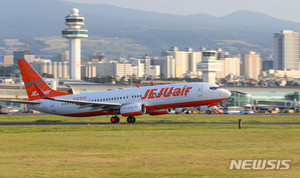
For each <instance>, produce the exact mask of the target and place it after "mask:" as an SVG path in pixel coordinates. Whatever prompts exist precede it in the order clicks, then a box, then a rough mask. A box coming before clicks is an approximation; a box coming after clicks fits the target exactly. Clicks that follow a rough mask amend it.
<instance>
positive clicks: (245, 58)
mask: <svg viewBox="0 0 300 178" xmlns="http://www.w3.org/2000/svg"><path fill="white" fill-rule="evenodd" d="M261 70H262V59H261V57H260V55H259V54H257V53H256V52H249V53H247V54H243V55H242V62H241V75H244V76H248V77H250V78H253V79H258V77H259V74H260V72H261Z"/></svg>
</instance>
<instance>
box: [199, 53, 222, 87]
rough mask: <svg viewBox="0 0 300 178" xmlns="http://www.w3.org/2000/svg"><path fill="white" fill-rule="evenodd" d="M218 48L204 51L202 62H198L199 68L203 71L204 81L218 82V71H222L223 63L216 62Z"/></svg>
mask: <svg viewBox="0 0 300 178" xmlns="http://www.w3.org/2000/svg"><path fill="white" fill-rule="evenodd" d="M216 54H217V51H216V50H205V51H202V62H199V63H198V64H197V70H198V71H202V77H203V82H208V83H213V84H215V83H216V72H218V71H221V68H222V65H221V63H218V62H216Z"/></svg>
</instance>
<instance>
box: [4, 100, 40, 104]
mask: <svg viewBox="0 0 300 178" xmlns="http://www.w3.org/2000/svg"><path fill="white" fill-rule="evenodd" d="M0 101H2V102H11V103H21V104H40V102H38V101H22V100H0Z"/></svg>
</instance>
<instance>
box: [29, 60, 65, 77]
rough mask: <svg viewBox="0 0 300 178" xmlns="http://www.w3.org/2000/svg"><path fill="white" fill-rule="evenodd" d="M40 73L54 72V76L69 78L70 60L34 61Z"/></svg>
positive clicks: (35, 67)
mask: <svg viewBox="0 0 300 178" xmlns="http://www.w3.org/2000/svg"><path fill="white" fill-rule="evenodd" d="M31 65H32V67H33V68H34V69H35V70H36V71H37V72H38V73H39V74H41V75H42V74H43V73H46V74H52V75H53V77H54V78H61V79H69V78H70V76H69V62H51V61H49V60H45V61H38V62H32V63H31Z"/></svg>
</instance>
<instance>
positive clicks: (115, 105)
mask: <svg viewBox="0 0 300 178" xmlns="http://www.w3.org/2000/svg"><path fill="white" fill-rule="evenodd" d="M45 99H49V100H53V101H60V102H65V103H73V104H77V105H80V106H81V108H84V107H93V108H113V109H118V108H120V107H121V105H122V104H121V103H108V102H96V101H83V100H71V99H62V98H54V97H47V98H45Z"/></svg>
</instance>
